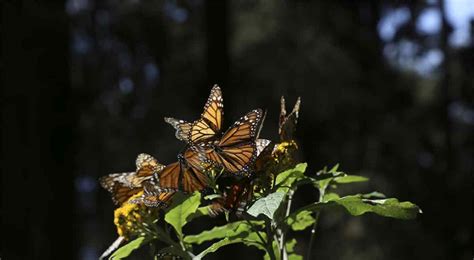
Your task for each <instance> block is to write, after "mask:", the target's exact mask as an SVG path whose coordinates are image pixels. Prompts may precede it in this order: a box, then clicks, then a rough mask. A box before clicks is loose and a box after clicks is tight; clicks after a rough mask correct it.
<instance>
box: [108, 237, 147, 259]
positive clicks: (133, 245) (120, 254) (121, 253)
mask: <svg viewBox="0 0 474 260" xmlns="http://www.w3.org/2000/svg"><path fill="white" fill-rule="evenodd" d="M150 240H151V238H149V237H139V238H137V239H135V240H133V241H130V242H129V243H127V244H126V245H124V246H122V247H120V248H119V249H117V251H115V252H114V253H113V254H112V255H111V256H110V257H109V259H110V260H112V259H113V260H118V259H124V258H125V257H128V256H129V255H130V254H131V253H132V252H133V251H134V250H135V249H138V248H140V247H141V246H142V245H144V244H146V243H148V242H149V241H150Z"/></svg>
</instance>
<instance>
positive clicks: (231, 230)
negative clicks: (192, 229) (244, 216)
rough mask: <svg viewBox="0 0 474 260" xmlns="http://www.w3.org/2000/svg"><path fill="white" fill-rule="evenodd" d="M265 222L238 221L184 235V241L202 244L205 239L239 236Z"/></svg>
mask: <svg viewBox="0 0 474 260" xmlns="http://www.w3.org/2000/svg"><path fill="white" fill-rule="evenodd" d="M263 223H264V222H263V221H236V222H232V223H229V224H227V225H224V226H218V227H214V228H213V229H211V230H206V231H203V232H201V233H200V234H197V235H188V236H186V237H184V242H186V243H193V244H201V243H203V242H205V241H210V240H214V239H221V238H225V237H232V236H238V235H240V234H242V233H246V234H249V233H251V232H253V228H255V227H257V228H258V227H261V226H262V225H263Z"/></svg>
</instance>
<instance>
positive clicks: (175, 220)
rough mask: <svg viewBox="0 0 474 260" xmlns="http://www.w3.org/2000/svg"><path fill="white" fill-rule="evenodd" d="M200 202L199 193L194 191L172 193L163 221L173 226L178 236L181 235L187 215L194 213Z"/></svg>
mask: <svg viewBox="0 0 474 260" xmlns="http://www.w3.org/2000/svg"><path fill="white" fill-rule="evenodd" d="M200 202H201V193H199V192H195V193H193V194H192V195H185V194H182V193H177V194H176V195H174V198H173V202H172V204H171V205H170V207H169V209H168V211H167V213H166V215H165V221H166V222H168V223H169V224H170V225H171V226H173V227H174V229H175V230H176V233H177V234H178V236H179V237H182V235H183V226H184V225H186V223H188V217H189V216H190V215H191V214H193V213H195V212H196V210H197V209H198V207H199V204H200Z"/></svg>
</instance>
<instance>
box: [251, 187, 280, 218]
mask: <svg viewBox="0 0 474 260" xmlns="http://www.w3.org/2000/svg"><path fill="white" fill-rule="evenodd" d="M284 198H285V193H284V192H279V191H277V192H274V193H271V194H269V195H268V196H266V197H263V198H261V199H259V200H257V201H255V203H254V204H253V205H252V206H251V207H250V208H249V209H248V210H247V213H249V214H250V215H252V216H254V217H258V216H259V215H260V214H263V215H265V216H267V217H268V218H270V219H273V217H274V214H275V211H277V209H278V208H279V207H280V205H281V203H282V201H283V199H284Z"/></svg>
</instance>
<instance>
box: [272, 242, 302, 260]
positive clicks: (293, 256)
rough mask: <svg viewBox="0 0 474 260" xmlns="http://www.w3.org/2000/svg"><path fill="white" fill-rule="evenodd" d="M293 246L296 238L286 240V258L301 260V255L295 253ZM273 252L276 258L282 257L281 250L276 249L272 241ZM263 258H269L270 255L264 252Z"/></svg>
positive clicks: (276, 246) (275, 244)
mask: <svg viewBox="0 0 474 260" xmlns="http://www.w3.org/2000/svg"><path fill="white" fill-rule="evenodd" d="M295 246H296V239H294V238H293V239H291V240H289V241H287V242H286V245H285V247H286V253H287V255H288V259H291V260H302V259H303V257H302V256H300V255H298V254H296V253H295ZM272 248H273V253H274V254H275V256H276V258H277V259H282V257H281V256H280V255H281V252H280V251H279V250H278V245H277V243H276V242H275V241H273V243H272ZM263 259H265V260H270V259H271V258H270V255H269V254H268V252H266V254H265V256H264V257H263Z"/></svg>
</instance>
